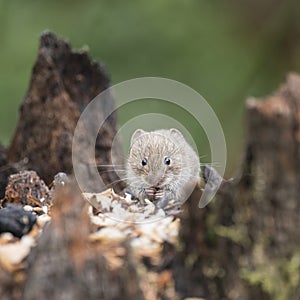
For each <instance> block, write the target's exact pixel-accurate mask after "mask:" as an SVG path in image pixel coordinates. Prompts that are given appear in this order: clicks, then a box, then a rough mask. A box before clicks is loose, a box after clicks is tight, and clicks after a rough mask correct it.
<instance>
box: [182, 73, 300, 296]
mask: <svg viewBox="0 0 300 300" xmlns="http://www.w3.org/2000/svg"><path fill="white" fill-rule="evenodd" d="M299 194H300V76H298V75H296V74H291V75H289V76H288V79H287V82H286V83H285V84H284V85H282V86H281V87H280V89H279V90H278V91H277V92H276V93H275V94H274V95H272V96H270V97H268V98H266V99H263V100H261V99H259V100H257V99H249V100H248V101H247V142H246V153H245V157H244V162H243V167H242V170H241V175H240V178H239V179H238V180H237V181H234V182H231V183H228V185H226V186H225V187H223V190H222V193H220V194H219V195H218V196H217V197H216V201H215V203H211V204H210V205H209V206H208V207H206V208H205V209H204V210H199V209H197V207H196V205H197V200H196V199H195V203H194V204H193V202H191V203H190V206H189V207H188V215H187V216H185V217H184V218H183V219H182V227H181V236H180V240H181V244H182V245H183V250H182V252H180V253H179V258H180V259H181V260H182V261H183V263H182V265H183V266H184V267H183V269H185V270H186V271H187V276H186V277H183V278H180V277H178V280H179V279H181V280H182V281H183V282H181V286H180V289H181V291H182V292H183V294H185V295H188V294H189V293H192V294H193V295H196V296H205V298H207V299H245V300H247V299H249V300H250V299H268V300H269V299H275V300H276V299H295V300H296V299H299V298H300V279H299V271H300V214H299V211H300V197H299ZM178 276H180V275H178ZM197 287H198V291H194V290H195V289H196V290H197ZM201 288H202V289H201Z"/></svg>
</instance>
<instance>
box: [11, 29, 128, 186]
mask: <svg viewBox="0 0 300 300" xmlns="http://www.w3.org/2000/svg"><path fill="white" fill-rule="evenodd" d="M108 87H109V79H108V76H107V74H106V72H105V70H104V69H103V68H102V67H101V66H100V65H99V64H98V63H97V62H95V61H92V60H91V59H90V58H89V56H88V54H87V52H86V51H72V50H71V47H70V46H69V44H68V43H67V42H66V41H64V40H63V39H60V38H58V37H56V36H55V35H54V34H53V33H51V32H46V33H44V34H42V36H41V40H40V48H39V52H38V57H37V60H36V62H35V65H34V67H33V71H32V78H31V82H30V86H29V89H28V92H27V94H26V96H25V98H24V100H23V103H22V105H21V107H20V118H19V123H18V126H17V128H16V131H15V134H14V137H13V139H12V142H11V145H10V146H9V149H8V161H9V163H10V164H12V163H16V162H18V163H19V164H21V165H22V169H27V170H28V169H29V170H30V169H32V170H35V171H36V172H37V173H38V174H39V176H41V178H42V179H43V180H45V182H46V183H47V184H49V183H50V182H51V181H52V180H53V177H54V175H55V174H57V173H58V172H65V173H67V174H70V173H72V138H73V133H74V129H75V127H76V124H77V121H78V119H79V116H80V114H81V113H82V111H83V110H84V108H85V107H86V106H87V104H88V103H89V102H90V101H91V100H93V98H94V97H96V96H97V95H98V94H99V93H100V92H102V91H103V90H105V89H106V88H108ZM99 107H100V111H99V112H96V113H97V114H100V115H101V114H104V112H105V111H107V110H110V109H113V107H114V100H113V99H112V97H106V98H105V99H103V101H102V102H101V103H100V105H99ZM116 131H117V124H116V114H115V113H113V114H112V115H111V116H110V117H109V118H108V119H107V120H106V123H105V125H104V126H102V128H101V130H100V132H99V134H98V138H97V141H96V145H95V158H96V162H97V164H99V165H111V164H112V159H111V145H112V142H113V139H114V137H115V135H116ZM88 134H89V133H88V132H86V133H85V135H88ZM118 147H119V150H118V151H117V152H118V153H122V150H121V147H120V145H118ZM80 151H81V152H82V153H83V154H84V151H85V149H84V148H81V149H80ZM118 160H119V161H122V157H121V156H120V157H119V158H118ZM85 162H86V161H85ZM92 167H94V166H89V165H87V166H86V168H87V170H89V168H92ZM88 173H89V172H87V174H88ZM102 178H103V181H104V183H106V184H109V183H111V182H115V181H117V180H118V181H117V182H118V183H117V184H115V185H113V186H114V188H115V189H116V190H120V189H121V188H122V186H123V185H122V183H120V181H119V177H118V176H117V175H116V173H114V172H104V173H103V175H102ZM87 181H89V183H90V188H93V189H95V188H96V187H97V186H98V182H96V181H95V179H94V178H92V177H91V178H90V180H87Z"/></svg>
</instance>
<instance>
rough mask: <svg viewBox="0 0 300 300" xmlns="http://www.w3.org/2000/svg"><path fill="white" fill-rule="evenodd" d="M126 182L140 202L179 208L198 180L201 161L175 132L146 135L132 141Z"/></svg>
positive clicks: (139, 132) (137, 134) (136, 135)
mask: <svg viewBox="0 0 300 300" xmlns="http://www.w3.org/2000/svg"><path fill="white" fill-rule="evenodd" d="M126 173H127V174H126V180H127V183H128V185H129V186H130V189H131V191H132V192H133V194H134V195H135V196H136V197H138V198H139V200H140V201H143V200H144V199H149V200H152V201H154V202H155V204H156V206H157V207H159V208H164V207H165V206H166V205H167V204H168V203H169V201H170V200H174V201H175V203H177V204H182V203H183V202H184V201H185V200H186V198H187V197H188V196H189V194H190V193H191V192H192V190H193V188H194V186H195V184H197V182H199V180H200V160H199V157H198V155H197V154H196V152H195V151H194V150H193V148H192V147H191V146H190V145H189V144H188V143H187V141H186V140H185V138H184V137H183V135H182V134H181V133H180V132H179V131H178V130H177V129H174V128H172V129H169V130H166V129H162V130H156V131H151V132H146V131H144V130H142V129H137V130H136V131H135V132H134V134H133V135H132V138H131V145H130V152H129V158H128V163H127V170H126Z"/></svg>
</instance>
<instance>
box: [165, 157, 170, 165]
mask: <svg viewBox="0 0 300 300" xmlns="http://www.w3.org/2000/svg"><path fill="white" fill-rule="evenodd" d="M164 163H165V165H170V163H171V159H170V158H169V157H165V160H164Z"/></svg>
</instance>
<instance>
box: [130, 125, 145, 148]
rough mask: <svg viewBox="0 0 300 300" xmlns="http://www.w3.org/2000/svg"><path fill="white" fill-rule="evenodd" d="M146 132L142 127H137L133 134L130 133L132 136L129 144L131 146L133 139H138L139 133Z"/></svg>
mask: <svg viewBox="0 0 300 300" xmlns="http://www.w3.org/2000/svg"><path fill="white" fill-rule="evenodd" d="M145 133H146V131H144V130H143V129H137V130H136V131H135V132H134V133H133V135H132V137H131V140H130V146H132V144H133V143H134V141H135V140H136V139H138V138H139V137H140V136H141V135H143V134H145Z"/></svg>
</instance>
